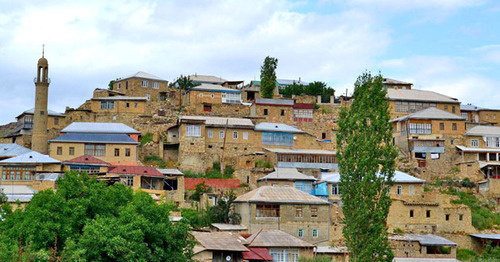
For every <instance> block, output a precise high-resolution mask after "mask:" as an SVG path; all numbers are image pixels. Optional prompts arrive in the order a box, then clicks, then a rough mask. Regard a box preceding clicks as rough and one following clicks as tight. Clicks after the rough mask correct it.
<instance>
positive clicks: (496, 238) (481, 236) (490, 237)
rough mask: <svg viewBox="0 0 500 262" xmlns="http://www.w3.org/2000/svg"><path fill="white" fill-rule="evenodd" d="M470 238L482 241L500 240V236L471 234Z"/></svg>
mask: <svg viewBox="0 0 500 262" xmlns="http://www.w3.org/2000/svg"><path fill="white" fill-rule="evenodd" d="M470 236H472V237H476V238H482V239H494V240H500V234H470Z"/></svg>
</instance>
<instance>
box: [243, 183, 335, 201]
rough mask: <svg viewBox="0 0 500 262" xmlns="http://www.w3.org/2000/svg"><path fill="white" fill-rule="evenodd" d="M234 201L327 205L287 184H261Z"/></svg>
mask: <svg viewBox="0 0 500 262" xmlns="http://www.w3.org/2000/svg"><path fill="white" fill-rule="evenodd" d="M234 202H252V203H254V202H259V203H261V202H272V203H284V204H286V203H290V204H294V203H301V204H317V205H328V201H325V200H323V199H321V198H318V197H315V196H313V195H310V194H307V193H305V192H302V191H300V190H298V189H295V188H293V187H288V186H282V187H280V186H261V187H259V188H257V189H254V190H252V191H250V192H248V193H246V194H243V195H241V196H239V197H237V198H236V200H235V201H234Z"/></svg>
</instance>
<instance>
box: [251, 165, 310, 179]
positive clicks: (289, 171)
mask: <svg viewBox="0 0 500 262" xmlns="http://www.w3.org/2000/svg"><path fill="white" fill-rule="evenodd" d="M263 180H292V181H298V180H300V181H303V180H309V181H316V178H314V177H313V176H307V175H304V174H302V173H300V172H299V171H298V170H297V168H275V170H274V172H272V173H269V174H268V175H267V176H264V177H261V178H259V179H258V181H263Z"/></svg>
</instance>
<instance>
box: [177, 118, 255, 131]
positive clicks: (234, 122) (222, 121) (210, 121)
mask: <svg viewBox="0 0 500 262" xmlns="http://www.w3.org/2000/svg"><path fill="white" fill-rule="evenodd" d="M179 119H180V120H181V121H182V120H195V121H197V120H198V121H204V122H205V125H206V126H210V127H225V126H226V123H227V126H228V127H239V128H253V127H254V124H253V123H252V120H250V119H247V118H231V117H213V116H181V117H180V118H179Z"/></svg>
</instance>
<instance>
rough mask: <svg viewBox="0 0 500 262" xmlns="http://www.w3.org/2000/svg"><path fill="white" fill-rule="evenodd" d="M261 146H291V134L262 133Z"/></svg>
mask: <svg viewBox="0 0 500 262" xmlns="http://www.w3.org/2000/svg"><path fill="white" fill-rule="evenodd" d="M262 144H263V145H274V146H293V133H283V132H262Z"/></svg>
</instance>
